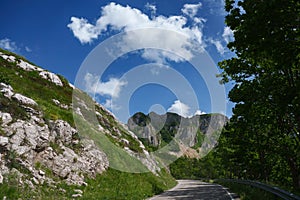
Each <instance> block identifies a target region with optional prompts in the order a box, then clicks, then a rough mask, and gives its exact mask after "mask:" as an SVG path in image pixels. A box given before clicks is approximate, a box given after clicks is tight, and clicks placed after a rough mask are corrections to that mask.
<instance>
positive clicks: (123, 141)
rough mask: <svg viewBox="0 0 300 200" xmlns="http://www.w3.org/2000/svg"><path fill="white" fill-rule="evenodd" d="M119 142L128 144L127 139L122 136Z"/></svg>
mask: <svg viewBox="0 0 300 200" xmlns="http://www.w3.org/2000/svg"><path fill="white" fill-rule="evenodd" d="M121 142H122V143H123V144H125V145H129V141H128V140H126V139H124V138H122V139H121Z"/></svg>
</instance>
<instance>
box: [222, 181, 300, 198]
mask: <svg viewBox="0 0 300 200" xmlns="http://www.w3.org/2000/svg"><path fill="white" fill-rule="evenodd" d="M218 180H220V181H226V182H235V183H240V184H245V185H251V186H253V187H257V188H260V189H263V190H265V191H268V192H270V193H272V194H274V195H276V196H278V197H280V198H282V199H285V200H300V197H299V196H297V195H295V194H293V193H291V192H287V191H285V190H282V189H280V188H278V187H274V186H271V185H267V184H265V183H261V182H258V181H250V180H239V179H218Z"/></svg>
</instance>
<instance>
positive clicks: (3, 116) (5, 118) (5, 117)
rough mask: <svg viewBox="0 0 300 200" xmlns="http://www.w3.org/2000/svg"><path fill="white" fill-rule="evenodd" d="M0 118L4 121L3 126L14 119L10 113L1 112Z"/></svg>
mask: <svg viewBox="0 0 300 200" xmlns="http://www.w3.org/2000/svg"><path fill="white" fill-rule="evenodd" d="M0 119H1V121H2V126H6V125H7V124H9V123H10V122H11V121H12V117H11V115H10V114H9V113H2V112H0Z"/></svg>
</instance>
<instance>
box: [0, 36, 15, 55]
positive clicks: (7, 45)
mask: <svg viewBox="0 0 300 200" xmlns="http://www.w3.org/2000/svg"><path fill="white" fill-rule="evenodd" d="M0 48H2V49H6V50H8V51H13V52H18V51H19V50H20V49H19V48H18V47H17V45H16V43H15V42H13V41H11V40H10V39H8V38H4V39H2V40H0Z"/></svg>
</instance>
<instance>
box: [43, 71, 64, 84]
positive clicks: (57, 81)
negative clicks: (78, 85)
mask: <svg viewBox="0 0 300 200" xmlns="http://www.w3.org/2000/svg"><path fill="white" fill-rule="evenodd" d="M39 75H40V76H41V77H42V78H43V79H46V80H48V81H51V82H53V83H54V84H56V85H58V86H63V83H62V81H61V80H60V78H59V77H58V76H57V75H56V74H54V73H52V72H47V71H42V72H40V73H39Z"/></svg>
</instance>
